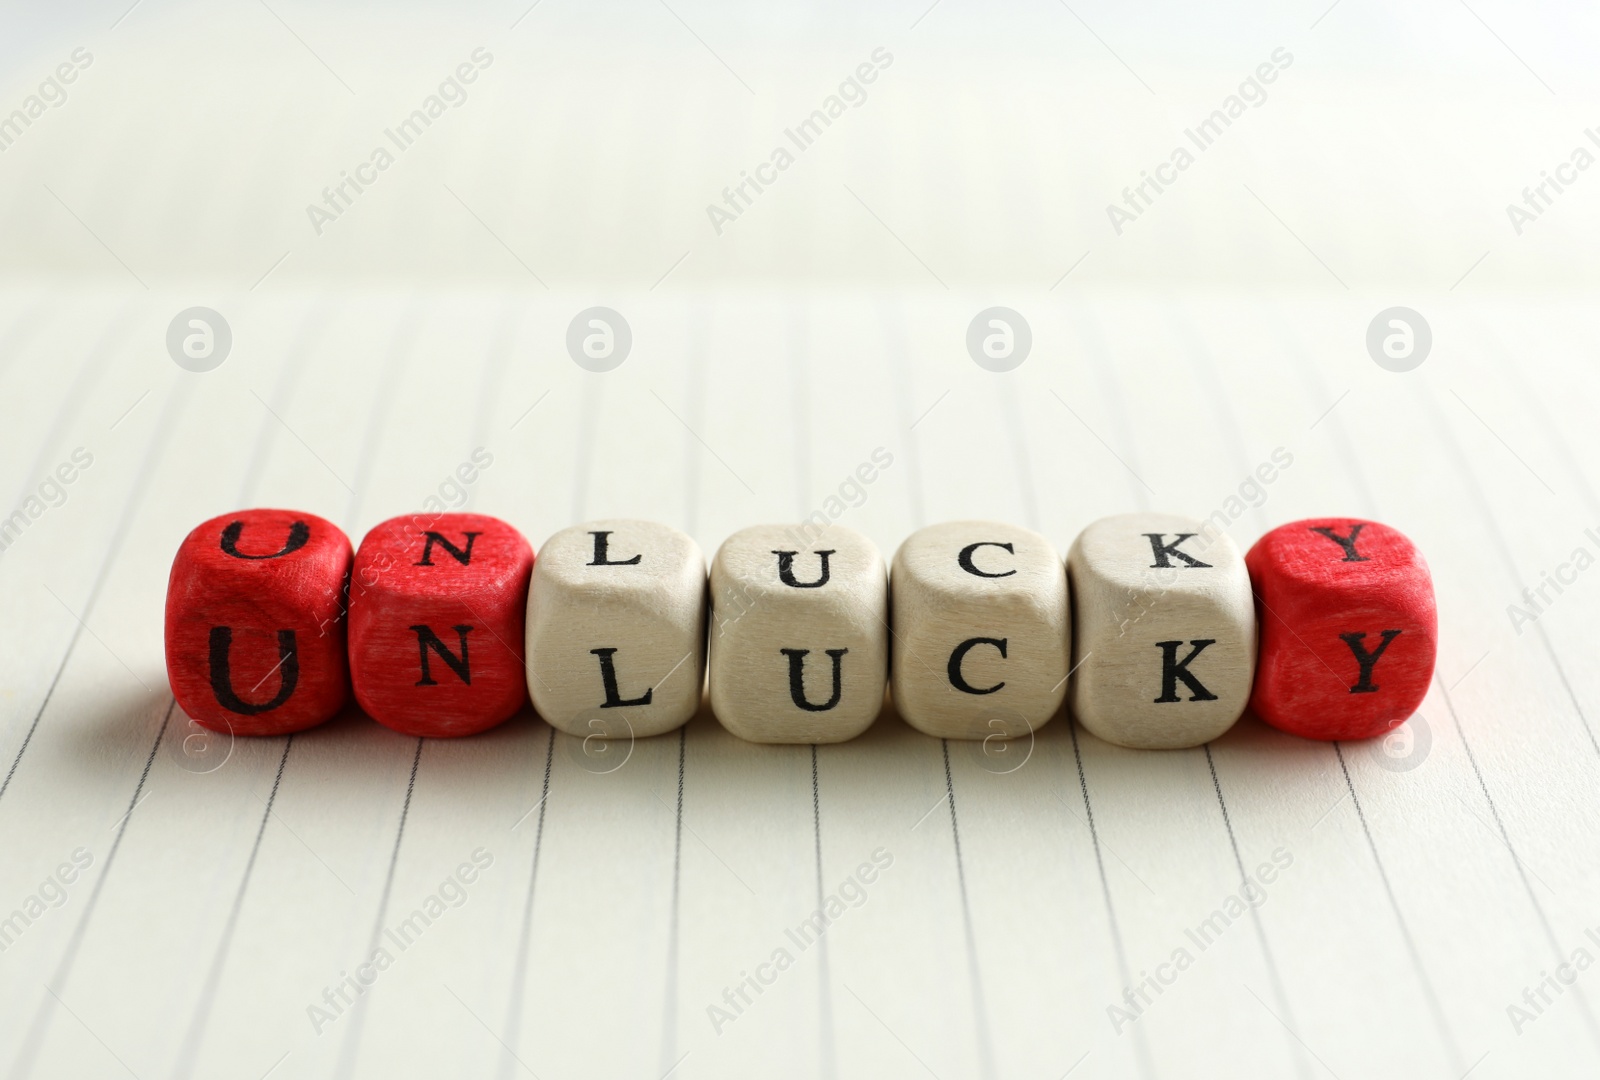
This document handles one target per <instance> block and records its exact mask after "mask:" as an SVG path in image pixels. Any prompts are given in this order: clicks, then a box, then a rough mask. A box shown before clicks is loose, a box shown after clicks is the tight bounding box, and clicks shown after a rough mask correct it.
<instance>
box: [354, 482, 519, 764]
mask: <svg viewBox="0 0 1600 1080" xmlns="http://www.w3.org/2000/svg"><path fill="white" fill-rule="evenodd" d="M532 569H533V549H532V548H531V547H529V546H528V541H527V540H525V539H524V538H523V536H522V534H521V533H519V532H517V530H515V529H513V528H512V527H511V526H510V525H507V524H506V523H505V522H503V521H501V520H500V519H499V518H492V517H489V516H487V515H484V514H417V515H409V514H408V515H406V516H404V517H397V518H390V519H389V520H388V521H385V522H383V523H382V524H380V525H376V526H374V527H373V529H372V531H371V532H369V533H367V535H366V537H365V538H363V539H362V541H361V547H360V549H359V550H357V552H356V559H355V569H354V571H353V572H352V574H351V581H350V676H351V682H352V684H353V687H354V689H355V695H356V700H357V701H359V702H360V703H361V707H362V708H363V709H365V710H366V712H367V715H368V716H370V717H372V718H373V719H374V720H376V721H378V723H380V724H383V725H384V726H386V727H391V728H394V729H395V730H396V731H400V732H403V733H405V734H407V735H424V736H428V737H430V738H444V737H449V736H454V735H472V734H475V733H476V732H479V731H485V730H487V729H489V728H492V727H494V726H495V725H496V724H499V723H501V722H503V721H505V720H508V719H510V717H511V716H512V714H514V713H515V712H516V711H517V710H518V709H520V708H521V707H522V706H523V704H524V703H525V702H526V701H527V700H528V689H527V676H526V674H525V673H524V671H523V664H522V657H523V636H522V631H523V620H524V619H525V618H526V617H527V606H528V576H529V574H530V572H531V571H532Z"/></svg>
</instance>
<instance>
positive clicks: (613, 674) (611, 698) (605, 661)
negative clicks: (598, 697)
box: [589, 533, 655, 709]
mask: <svg viewBox="0 0 1600 1080" xmlns="http://www.w3.org/2000/svg"><path fill="white" fill-rule="evenodd" d="M596 535H597V536H604V535H605V533H597V534H596ZM595 554H596V555H597V556H601V557H603V556H604V555H605V552H604V551H599V552H596V553H595ZM637 561H638V560H637V559H635V560H634V562H637ZM589 565H590V566H624V565H631V564H625V563H603V562H602V563H590V564H589ZM589 651H590V652H591V653H593V654H594V655H595V656H598V657H599V658H600V681H601V682H603V683H605V685H606V699H605V701H603V702H602V703H601V704H600V707H601V708H602V709H616V708H620V707H622V706H624V705H648V704H650V695H651V694H653V693H655V687H653V686H652V687H651V688H650V689H648V690H646V691H645V692H644V696H643V697H636V698H628V699H626V700H624V699H623V697H622V691H621V690H619V689H617V668H616V661H614V660H612V659H611V658H612V657H613V656H615V655H616V652H617V650H615V649H590V650H589Z"/></svg>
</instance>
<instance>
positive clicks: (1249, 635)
mask: <svg viewBox="0 0 1600 1080" xmlns="http://www.w3.org/2000/svg"><path fill="white" fill-rule="evenodd" d="M1201 530H1202V526H1201V523H1200V522H1198V521H1194V520H1192V519H1190V518H1186V517H1176V516H1173V515H1171V514H1121V515H1118V516H1116V517H1108V518H1101V519H1100V520H1099V521H1096V522H1095V523H1094V524H1092V525H1090V526H1089V527H1088V528H1087V529H1085V530H1083V532H1082V533H1080V534H1079V536H1078V539H1077V540H1076V541H1075V542H1074V543H1073V545H1072V550H1071V552H1069V553H1068V555H1067V575H1068V577H1069V578H1070V579H1071V581H1072V601H1073V656H1072V663H1073V675H1072V711H1073V715H1074V716H1076V717H1077V718H1078V721H1079V723H1081V724H1083V726H1084V727H1085V728H1087V729H1088V730H1089V731H1091V732H1093V733H1094V734H1096V735H1098V736H1099V737H1100V738H1102V739H1105V740H1106V741H1107V742H1113V743H1116V744H1117V745H1119V746H1131V747H1135V748H1138V749H1148V750H1163V749H1176V748H1180V747H1188V746H1199V745H1200V744H1201V743H1206V742H1210V741H1211V740H1212V739H1215V738H1217V737H1218V736H1219V735H1221V734H1222V733H1223V732H1225V731H1227V730H1228V729H1229V728H1230V727H1232V726H1233V724H1234V722H1235V721H1236V720H1238V719H1239V716H1240V714H1241V713H1243V712H1244V709H1245V706H1246V705H1247V704H1248V703H1249V700H1250V685H1251V681H1252V678H1253V675H1254V671H1255V661H1256V616H1255V609H1254V606H1253V604H1252V601H1251V596H1250V575H1249V573H1248V572H1247V571H1246V569H1245V563H1244V557H1243V556H1242V555H1241V554H1240V553H1239V548H1238V546H1237V545H1235V544H1234V542H1233V541H1232V539H1230V538H1229V537H1228V536H1227V535H1226V534H1225V533H1215V534H1214V535H1213V536H1212V538H1210V539H1209V540H1208V539H1207V537H1206V535H1205V534H1203V533H1202V531H1201Z"/></svg>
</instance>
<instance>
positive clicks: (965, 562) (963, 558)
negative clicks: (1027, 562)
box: [956, 540, 1017, 577]
mask: <svg viewBox="0 0 1600 1080" xmlns="http://www.w3.org/2000/svg"><path fill="white" fill-rule="evenodd" d="M981 547H997V548H1005V549H1006V550H1007V551H1009V552H1011V554H1013V555H1015V554H1016V553H1017V552H1016V549H1014V548H1013V547H1012V546H1011V545H1010V544H997V543H995V542H994V541H993V540H979V541H978V542H977V543H976V544H968V545H967V546H966V547H964V548H962V549H961V554H960V555H958V556H956V562H958V563H960V564H961V569H963V570H965V571H966V572H967V573H969V574H971V575H973V576H974V577H1010V576H1011V575H1012V574H1015V573H1016V571H1015V570H1007V571H1005V572H1004V573H1001V574H990V573H987V572H985V571H983V570H979V569H978V568H977V567H976V566H975V565H973V562H972V553H973V552H974V551H977V550H978V549H979V548H981Z"/></svg>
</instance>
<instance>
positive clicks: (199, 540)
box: [166, 510, 351, 735]
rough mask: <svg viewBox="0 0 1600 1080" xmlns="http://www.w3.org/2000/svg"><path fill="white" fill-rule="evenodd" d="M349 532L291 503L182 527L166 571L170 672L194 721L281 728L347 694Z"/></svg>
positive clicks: (255, 730) (327, 712)
mask: <svg viewBox="0 0 1600 1080" xmlns="http://www.w3.org/2000/svg"><path fill="white" fill-rule="evenodd" d="M350 561H351V555H350V540H349V538H347V537H346V536H345V534H344V533H343V532H341V531H340V530H339V528H338V527H337V526H335V525H334V524H333V523H332V522H328V521H324V520H323V519H322V518H319V517H317V516H316V515H315V514H305V513H301V512H300V511H298V510H241V511H239V512H237V513H233V514H224V515H222V516H221V517H215V518H212V519H211V520H210V521H207V522H205V523H204V524H201V525H199V526H196V528H195V529H194V530H193V531H192V532H190V533H189V535H188V536H186V537H184V540H183V543H182V544H181V545H179V547H178V554H177V557H176V558H174V559H173V560H172V573H171V575H170V576H169V577H168V579H167V607H166V654H167V681H168V682H169V683H170V684H171V686H172V696H173V698H175V699H176V700H177V703H178V707H179V708H180V709H182V710H183V711H184V712H185V713H187V714H188V715H189V716H190V717H191V718H192V719H193V720H194V721H195V722H196V723H198V724H201V725H203V726H205V727H208V728H211V729H213V730H216V731H231V732H234V733H235V734H239V735H283V734H287V733H288V732H291V731H303V730H305V729H306V728H309V727H313V726H315V725H317V724H320V723H322V722H323V721H324V720H327V719H328V718H330V717H331V716H333V715H334V714H335V713H336V712H338V711H339V708H340V707H341V706H342V705H343V704H344V703H345V700H346V699H347V698H348V697H349V696H350V673H349V668H348V666H347V663H346V660H345V624H344V604H345V586H346V583H347V582H348V580H349V576H350Z"/></svg>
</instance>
